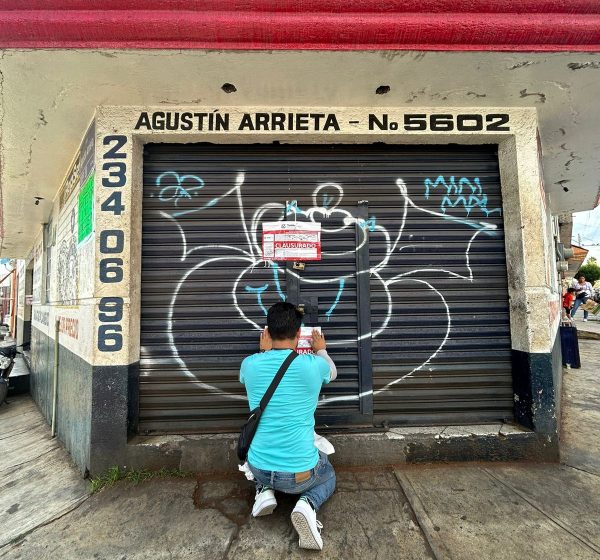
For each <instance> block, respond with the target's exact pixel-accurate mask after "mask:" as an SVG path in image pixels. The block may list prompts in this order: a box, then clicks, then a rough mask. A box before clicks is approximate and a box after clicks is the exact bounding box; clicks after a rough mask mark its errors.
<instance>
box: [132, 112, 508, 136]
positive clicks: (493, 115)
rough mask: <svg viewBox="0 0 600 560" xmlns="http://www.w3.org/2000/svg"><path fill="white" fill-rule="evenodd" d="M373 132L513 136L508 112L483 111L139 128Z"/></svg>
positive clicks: (264, 115)
mask: <svg viewBox="0 0 600 560" xmlns="http://www.w3.org/2000/svg"><path fill="white" fill-rule="evenodd" d="M361 126H363V127H368V130H369V131H372V132H394V133H396V134H398V133H403V132H409V133H415V132H416V133H426V132H444V133H448V132H458V133H463V132H510V130H511V126H510V116H509V114H508V113H497V112H495V111H493V110H491V111H489V112H488V111H481V112H472V111H470V112H465V113H459V114H455V113H453V112H452V113H450V112H448V113H447V112H443V113H438V112H432V113H425V112H423V113H415V112H412V111H411V112H406V113H404V112H400V111H395V112H389V113H388V112H377V113H366V114H360V113H357V114H352V115H346V114H341V113H339V114H338V113H325V112H323V113H318V112H314V113H300V112H298V113H296V112H294V113H291V112H287V113H280V112H276V113H271V112H256V113H228V112H221V111H218V110H215V111H207V112H191V111H182V112H180V111H154V112H147V111H142V112H141V113H139V116H138V117H137V119H136V122H135V124H134V128H135V130H141V131H147V130H161V131H182V132H186V131H202V132H236V131H237V132H331V133H336V132H341V133H344V132H353V131H355V130H356V127H361Z"/></svg>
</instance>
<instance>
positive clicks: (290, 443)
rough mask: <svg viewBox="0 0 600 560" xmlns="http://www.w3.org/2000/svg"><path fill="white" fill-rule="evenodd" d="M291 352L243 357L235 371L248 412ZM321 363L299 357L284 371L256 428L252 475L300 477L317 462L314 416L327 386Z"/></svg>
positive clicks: (315, 358)
mask: <svg viewBox="0 0 600 560" xmlns="http://www.w3.org/2000/svg"><path fill="white" fill-rule="evenodd" d="M290 352H291V350H269V351H268V352H263V353H261V354H253V355H252V356H248V357H247V358H246V359H245V360H244V361H243V362H242V366H241V369H240V381H241V382H242V383H243V384H244V385H245V386H246V392H247V393H248V400H249V404H250V410H253V409H255V408H256V407H257V406H258V405H259V404H260V399H262V397H263V395H264V394H265V392H266V390H267V389H268V387H269V385H270V383H271V381H273V378H274V377H275V374H276V373H277V370H278V369H279V366H281V364H282V363H283V361H284V360H285V358H286V357H287V356H288V354H289V353H290ZM329 379H330V370H329V364H328V363H327V360H325V359H324V358H321V357H320V356H315V355H313V354H300V355H299V356H298V357H297V358H296V359H295V360H294V361H293V362H292V365H291V366H290V367H289V368H288V370H287V371H286V372H285V375H284V376H283V378H282V380H281V382H280V383H279V386H278V387H277V389H276V391H275V393H274V394H273V396H272V397H271V400H270V401H269V404H268V405H267V406H266V408H265V411H264V412H263V415H262V417H261V419H260V422H259V423H258V429H257V430H256V434H255V436H254V439H253V440H252V445H251V446H250V451H249V452H248V462H249V463H250V464H251V465H252V466H253V467H256V468H258V469H262V470H266V471H278V472H303V471H307V470H309V469H312V468H313V467H314V466H315V465H316V464H317V461H318V459H319V453H318V451H317V448H316V447H315V444H314V434H313V431H314V427H315V410H316V408H317V401H318V399H319V393H320V391H321V386H322V385H323V383H329Z"/></svg>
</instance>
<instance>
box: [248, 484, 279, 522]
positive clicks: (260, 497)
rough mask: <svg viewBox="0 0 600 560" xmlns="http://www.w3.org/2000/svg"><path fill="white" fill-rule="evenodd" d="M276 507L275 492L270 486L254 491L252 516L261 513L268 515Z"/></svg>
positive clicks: (257, 515)
mask: <svg viewBox="0 0 600 560" xmlns="http://www.w3.org/2000/svg"><path fill="white" fill-rule="evenodd" d="M276 507H277V500H276V499H275V492H273V490H271V489H270V488H263V490H262V491H260V492H257V493H256V498H255V500H254V507H253V508H252V517H260V516H261V515H269V514H271V513H273V510H274V509H275V508H276Z"/></svg>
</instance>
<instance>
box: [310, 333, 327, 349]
mask: <svg viewBox="0 0 600 560" xmlns="http://www.w3.org/2000/svg"><path fill="white" fill-rule="evenodd" d="M311 346H312V349H313V352H314V353H315V354H316V353H317V352H318V351H319V350H325V349H326V348H327V344H326V343H325V336H324V335H323V333H320V332H319V331H318V330H317V329H313V332H312V339H311Z"/></svg>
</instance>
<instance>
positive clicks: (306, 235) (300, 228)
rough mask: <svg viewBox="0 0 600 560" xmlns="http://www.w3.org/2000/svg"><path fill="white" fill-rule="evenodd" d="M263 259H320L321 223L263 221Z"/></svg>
mask: <svg viewBox="0 0 600 560" xmlns="http://www.w3.org/2000/svg"><path fill="white" fill-rule="evenodd" d="M262 249H263V260H264V261H320V260H321V224H319V223H314V222H265V223H264V224H263V245H262Z"/></svg>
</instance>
